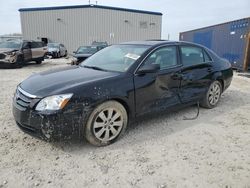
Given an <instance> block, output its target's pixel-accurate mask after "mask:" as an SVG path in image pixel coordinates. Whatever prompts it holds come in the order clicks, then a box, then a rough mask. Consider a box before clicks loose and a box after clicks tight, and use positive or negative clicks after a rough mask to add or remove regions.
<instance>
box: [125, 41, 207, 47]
mask: <svg viewBox="0 0 250 188" xmlns="http://www.w3.org/2000/svg"><path fill="white" fill-rule="evenodd" d="M121 44H126V45H146V46H158V45H164V44H188V45H196V46H201V45H199V44H195V43H192V42H186V41H169V40H145V41H132V42H123V43H121ZM201 47H203V46H201Z"/></svg>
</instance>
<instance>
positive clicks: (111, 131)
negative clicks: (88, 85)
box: [84, 101, 128, 146]
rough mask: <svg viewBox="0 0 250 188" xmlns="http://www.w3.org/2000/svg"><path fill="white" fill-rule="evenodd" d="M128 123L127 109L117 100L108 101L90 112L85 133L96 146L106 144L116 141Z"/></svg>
mask: <svg viewBox="0 0 250 188" xmlns="http://www.w3.org/2000/svg"><path fill="white" fill-rule="evenodd" d="M127 124H128V115H127V111H126V109H125V108H124V107H123V105H121V104H120V103H118V102H116V101H108V102H104V103H102V104H100V105H99V106H97V107H96V108H95V109H94V110H93V112H92V113H91V114H90V116H89V118H88V121H87V124H86V127H85V129H84V135H85V138H86V139H87V141H88V142H89V143H91V144H93V145H95V146H106V145H109V144H112V143H113V142H115V141H116V140H117V139H118V138H119V137H121V136H122V134H123V133H124V132H125V129H126V127H127Z"/></svg>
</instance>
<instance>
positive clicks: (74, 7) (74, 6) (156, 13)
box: [18, 5, 163, 16]
mask: <svg viewBox="0 0 250 188" xmlns="http://www.w3.org/2000/svg"><path fill="white" fill-rule="evenodd" d="M77 8H99V9H109V10H118V11H125V12H134V13H143V14H152V15H158V16H162V15H163V14H162V13H161V12H151V11H146V10H136V9H128V8H119V7H109V6H103V5H72V6H55V7H37V8H20V9H19V10H18V11H19V12H28V11H45V10H63V9H77Z"/></svg>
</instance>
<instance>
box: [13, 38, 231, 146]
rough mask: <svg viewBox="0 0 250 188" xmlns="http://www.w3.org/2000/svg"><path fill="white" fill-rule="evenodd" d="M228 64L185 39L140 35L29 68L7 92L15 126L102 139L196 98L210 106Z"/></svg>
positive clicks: (225, 83)
mask: <svg viewBox="0 0 250 188" xmlns="http://www.w3.org/2000/svg"><path fill="white" fill-rule="evenodd" d="M232 76H233V71H232V68H231V64H230V63H228V62H227V61H226V60H224V59H221V58H220V57H218V56H217V55H216V54H215V53H214V52H212V51H211V50H209V49H207V48H205V47H203V46H200V45H196V44H192V43H187V42H169V41H143V42H128V43H123V44H119V45H113V46H110V47H107V48H105V49H103V50H101V51H99V52H97V53H96V54H95V55H93V56H91V57H90V58H88V59H87V60H86V61H84V62H83V63H81V64H80V66H69V67H65V68H61V69H57V70H49V71H47V72H42V73H39V74H34V75H32V76H30V77H29V78H28V79H26V80H25V81H23V82H22V83H20V84H19V85H18V87H17V90H16V94H15V96H14V99H13V114H14V117H15V120H16V122H17V125H18V126H19V127H20V128H21V129H22V130H23V131H25V132H27V133H29V134H32V135H34V136H38V137H40V138H44V139H48V140H51V139H52V138H72V137H73V136H78V137H80V138H83V137H85V138H86V139H87V140H88V141H89V142H90V143H91V144H93V145H96V146H104V145H108V144H111V143H113V142H114V141H116V140H117V139H118V138H119V137H120V136H121V135H122V134H123V133H124V132H125V129H126V127H127V125H128V123H129V122H130V121H131V120H133V119H134V118H137V117H139V116H142V115H146V114H149V113H157V112H159V111H165V110H167V109H168V110H169V109H174V108H177V107H178V108H179V107H180V106H186V105H192V104H195V103H197V102H200V103H201V105H202V106H203V107H206V108H214V107H215V106H216V105H217V104H218V102H219V100H220V96H221V94H222V92H224V91H225V90H226V89H227V88H228V87H229V85H230V83H231V80H232Z"/></svg>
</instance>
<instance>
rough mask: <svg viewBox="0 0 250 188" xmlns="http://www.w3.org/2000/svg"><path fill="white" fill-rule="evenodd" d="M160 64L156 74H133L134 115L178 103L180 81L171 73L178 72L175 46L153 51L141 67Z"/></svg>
mask: <svg viewBox="0 0 250 188" xmlns="http://www.w3.org/2000/svg"><path fill="white" fill-rule="evenodd" d="M147 64H160V67H161V69H160V71H159V72H157V73H146V74H144V75H140V74H135V77H134V84H135V100H136V114H137V115H142V114H145V113H148V112H155V111H161V110H164V109H167V108H168V107H170V106H174V105H176V104H179V103H180V100H179V98H178V91H179V87H180V80H177V79H175V78H174V77H173V73H175V72H178V71H180V68H181V67H180V64H179V58H178V50H177V47H176V46H165V47H161V48H158V49H156V50H155V51H153V52H152V53H151V54H150V55H149V57H148V58H147V59H146V60H145V61H144V62H143V63H142V65H141V66H144V65H147Z"/></svg>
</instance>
